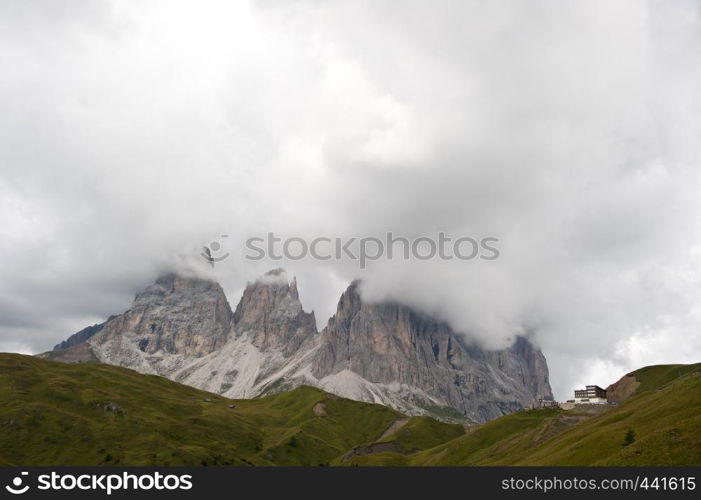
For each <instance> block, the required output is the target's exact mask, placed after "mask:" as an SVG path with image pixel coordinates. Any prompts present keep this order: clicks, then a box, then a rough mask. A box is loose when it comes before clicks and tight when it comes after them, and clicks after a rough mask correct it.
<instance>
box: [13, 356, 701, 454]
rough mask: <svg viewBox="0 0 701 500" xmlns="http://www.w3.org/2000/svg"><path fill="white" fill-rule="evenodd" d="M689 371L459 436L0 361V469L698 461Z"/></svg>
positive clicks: (298, 400) (362, 415) (372, 408)
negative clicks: (613, 397)
mask: <svg viewBox="0 0 701 500" xmlns="http://www.w3.org/2000/svg"><path fill="white" fill-rule="evenodd" d="M700 372H701V364H697V365H665V366H651V367H646V368H642V369H640V370H637V371H635V372H632V373H630V374H628V376H629V377H634V378H635V380H636V381H637V382H639V385H638V386H637V389H636V391H635V392H634V393H633V395H632V396H631V397H630V398H629V399H627V400H626V401H625V402H624V403H622V404H620V405H618V406H615V407H601V406H598V407H597V406H585V407H582V406H578V407H576V409H574V410H570V411H564V410H560V409H555V408H549V409H541V410H530V411H523V412H518V413H514V414H511V415H506V416H504V417H501V418H498V419H495V420H493V421H491V422H488V423H486V424H484V425H481V426H478V427H476V428H474V427H470V430H469V432H468V433H465V430H464V428H463V426H462V425H458V424H447V423H443V422H438V421H436V420H433V419H431V418H427V417H412V418H409V417H406V416H404V415H402V414H401V413H399V412H396V411H394V410H392V409H390V408H387V407H384V406H380V405H373V404H366V403H360V402H356V401H350V400H346V399H343V398H338V397H336V396H332V395H329V394H326V393H324V392H323V391H320V390H318V389H313V388H310V387H301V388H298V389H295V390H292V391H289V392H284V393H279V394H276V395H273V396H266V397H264V398H260V399H253V400H230V399H226V398H223V397H220V396H216V395H213V394H211V393H208V392H204V391H200V390H197V389H194V388H191V387H188V386H184V385H181V384H177V383H175V382H171V381H169V380H166V379H164V378H161V377H157V376H151V375H142V374H139V373H136V372H134V371H131V370H127V369H124V368H118V367H114V366H108V365H99V364H63V363H55V362H52V361H46V360H42V359H38V358H34V357H31V356H21V355H15V354H0V465H74V464H75V465H116V464H119V465H152V464H153V465H184V464H195V465H327V464H328V465H701V376H699V373H700ZM231 406H234V407H233V408H231ZM631 431H632V432H631ZM631 434H633V435H634V436H631ZM626 435H629V436H628V437H629V439H628V442H624V441H625V438H626Z"/></svg>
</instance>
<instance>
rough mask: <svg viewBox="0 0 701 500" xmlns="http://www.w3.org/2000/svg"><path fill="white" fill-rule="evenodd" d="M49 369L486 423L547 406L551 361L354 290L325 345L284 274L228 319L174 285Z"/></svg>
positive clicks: (262, 283)
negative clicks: (314, 392) (94, 369)
mask: <svg viewBox="0 0 701 500" xmlns="http://www.w3.org/2000/svg"><path fill="white" fill-rule="evenodd" d="M45 357H48V358H50V359H55V360H59V361H61V360H63V361H68V362H78V361H92V362H94V361H99V362H103V363H110V364H116V365H120V366H126V367H129V368H132V369H135V370H138V371H141V372H143V373H157V374H159V375H162V376H165V377H168V378H170V379H172V380H175V381H177V382H181V383H184V384H188V385H192V386H195V387H198V388H201V389H205V390H208V391H211V392H215V393H219V394H222V395H225V396H228V397H233V398H244V397H255V396H259V395H261V394H266V393H272V392H278V391H281V390H286V389H289V388H293V387H296V386H298V385H301V384H307V385H313V386H316V387H320V388H322V389H324V390H326V391H328V392H331V393H333V394H337V395H340V396H343V397H348V398H352V399H357V400H362V401H370V402H376V403H381V404H385V405H388V406H392V407H394V408H396V409H398V410H400V411H404V412H406V413H409V414H429V415H433V416H436V417H438V418H442V419H444V420H460V419H467V420H472V421H479V422H483V421H486V420H489V419H491V418H495V417H497V416H500V415H503V414H505V413H509V412H512V411H515V410H518V409H521V408H523V407H525V406H529V405H532V404H534V403H535V402H536V400H537V399H538V398H542V397H545V396H550V395H551V391H550V386H549V383H548V369H547V364H546V362H545V358H544V357H543V354H542V353H541V352H540V350H538V349H537V348H536V347H535V346H533V344H531V343H530V342H529V341H528V340H527V339H525V338H523V337H519V338H517V339H516V341H515V342H514V344H513V345H512V346H511V347H509V348H508V349H503V350H500V351H485V350H483V349H481V348H480V347H479V346H477V345H475V344H470V343H468V342H467V341H466V340H465V339H464V337H463V336H461V335H459V334H457V333H456V332H454V331H453V330H452V329H451V327H450V326H449V325H448V324H446V323H444V322H442V321H440V320H438V319H436V318H432V317H429V316H426V315H423V314H421V313H419V312H417V311H415V310H413V309H411V308H409V307H406V306H403V305H400V304H395V303H379V304H370V303H364V302H363V301H362V299H361V297H360V294H359V292H358V284H357V283H353V284H351V286H350V287H349V288H348V289H347V290H346V292H345V293H344V294H343V295H342V296H341V299H340V301H339V303H338V308H337V311H336V314H335V315H334V316H333V317H332V318H331V319H330V320H329V323H328V325H327V326H326V328H324V329H323V331H322V332H321V333H318V332H317V329H316V324H315V319H314V313H313V312H311V313H307V312H305V311H304V310H303V308H302V303H301V301H300V298H299V293H298V291H297V284H296V281H295V280H294V279H293V280H292V281H288V280H287V277H286V275H285V273H284V271H282V270H276V271H271V272H270V273H267V274H266V275H265V276H263V277H261V278H260V279H259V280H257V281H256V282H253V283H248V285H247V287H246V289H245V291H244V293H243V296H242V298H241V300H240V302H239V304H238V306H237V307H236V312H232V311H231V309H230V307H229V304H228V302H227V300H226V297H225V296H224V292H223V291H222V289H221V287H220V286H219V285H218V284H217V283H214V282H211V281H207V280H201V279H196V278H184V277H181V276H178V275H175V274H168V275H165V276H163V277H161V278H159V279H158V280H157V281H156V283H155V284H153V285H151V286H150V287H148V288H146V290H144V291H143V292H141V293H139V294H138V295H137V296H136V298H135V300H134V303H133V305H132V307H131V308H130V309H129V310H128V311H126V312H125V313H123V314H121V315H119V316H116V317H113V318H111V319H110V320H108V321H107V322H106V323H104V324H103V325H101V328H100V329H99V330H98V331H97V332H93V333H92V334H91V335H90V336H88V337H87V339H86V340H85V341H84V342H81V343H78V344H75V345H71V346H69V347H68V349H65V350H58V351H51V352H49V353H47V354H46V355H45Z"/></svg>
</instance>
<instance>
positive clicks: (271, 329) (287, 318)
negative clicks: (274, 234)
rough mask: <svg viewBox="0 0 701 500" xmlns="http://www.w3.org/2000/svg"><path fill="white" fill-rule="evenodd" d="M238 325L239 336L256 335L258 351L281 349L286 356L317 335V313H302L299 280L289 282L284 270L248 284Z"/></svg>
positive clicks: (255, 343)
mask: <svg viewBox="0 0 701 500" xmlns="http://www.w3.org/2000/svg"><path fill="white" fill-rule="evenodd" d="M234 324H235V325H236V332H237V334H239V335H241V334H245V333H248V332H250V333H251V334H252V343H253V345H254V346H256V347H257V348H258V349H260V350H262V351H267V350H270V349H281V350H282V352H283V354H284V355H285V356H290V355H291V354H292V353H294V352H295V351H297V349H299V346H300V344H301V343H302V342H304V340H305V339H307V338H309V337H314V336H315V335H316V333H317V331H316V320H315V319H314V313H313V312H311V313H306V312H304V311H303V310H302V303H301V302H300V300H299V293H298V292H297V281H296V280H295V279H293V280H292V282H291V283H288V281H287V277H286V275H285V273H284V271H283V270H281V269H278V270H275V271H270V272H269V273H267V274H266V275H265V276H263V278H262V279H260V280H258V281H256V282H254V283H248V286H246V289H245V290H244V292H243V297H241V301H240V302H239V304H238V306H237V307H236V312H235V313H234Z"/></svg>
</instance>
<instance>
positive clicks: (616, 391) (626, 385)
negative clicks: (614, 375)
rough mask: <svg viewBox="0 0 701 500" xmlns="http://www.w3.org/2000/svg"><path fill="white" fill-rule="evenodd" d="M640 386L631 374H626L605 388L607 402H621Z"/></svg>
mask: <svg viewBox="0 0 701 500" xmlns="http://www.w3.org/2000/svg"><path fill="white" fill-rule="evenodd" d="M638 387H640V382H638V379H636V378H635V377H634V376H633V375H631V374H627V375H624V376H623V377H621V378H620V379H619V380H618V381H617V382H614V383H613V384H611V385H610V386H608V387H607V388H606V399H607V400H608V402H609V403H617V404H621V403H623V402H624V401H625V400H626V399H628V398H630V397H631V396H632V395H633V394H635V391H636V390H637V389H638Z"/></svg>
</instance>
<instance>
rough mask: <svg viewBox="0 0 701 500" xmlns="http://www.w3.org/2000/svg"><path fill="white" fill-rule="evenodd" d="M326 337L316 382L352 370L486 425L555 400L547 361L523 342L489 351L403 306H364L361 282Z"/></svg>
mask: <svg viewBox="0 0 701 500" xmlns="http://www.w3.org/2000/svg"><path fill="white" fill-rule="evenodd" d="M321 337H322V339H321V345H320V347H319V349H318V351H317V353H316V355H315V359H314V362H313V364H312V374H313V375H314V376H315V377H317V378H319V379H324V378H325V377H329V376H330V377H333V376H334V375H337V374H339V373H343V372H345V371H348V372H352V373H354V374H357V375H359V376H360V377H361V378H362V379H364V380H365V381H368V382H371V383H373V384H377V385H379V386H380V387H383V386H391V385H392V384H397V385H399V386H404V387H408V388H412V389H413V390H414V394H413V396H412V398H413V399H414V402H415V404H417V405H419V406H422V405H423V406H424V407H426V408H430V407H431V406H433V405H439V406H447V407H450V408H455V409H457V410H459V411H460V412H461V413H462V414H463V415H466V416H468V417H470V418H472V419H475V420H478V421H483V420H488V419H491V418H494V417H496V416H499V415H502V414H504V413H508V412H510V411H514V410H516V409H519V408H522V407H525V406H528V405H532V404H533V403H534V401H535V400H537V399H538V398H542V397H545V396H551V395H552V394H551V391H550V385H549V382H548V371H547V364H546V362H545V358H544V356H543V354H542V353H541V352H540V351H539V350H538V349H536V348H535V347H534V346H533V345H532V344H531V343H530V342H528V341H527V340H526V339H524V338H523V337H518V338H517V340H516V342H515V343H514V344H513V345H512V346H511V347H510V348H508V349H505V350H501V351H484V350H482V349H481V348H480V347H479V346H477V345H476V344H474V343H473V344H470V343H467V342H466V341H465V339H464V337H463V336H462V335H459V334H457V333H456V332H454V331H453V330H452V328H451V327H450V326H449V325H448V324H446V323H445V322H441V321H439V320H436V319H435V318H431V317H429V316H426V315H423V314H421V313H418V312H416V311H414V310H413V309H411V308H408V307H406V306H402V305H401V304H396V303H380V304H367V303H363V302H362V300H361V298H360V295H359V294H358V284H357V283H353V284H352V285H351V286H350V287H349V288H348V290H346V292H345V293H344V294H343V296H342V297H341V300H340V301H339V304H338V310H337V312H336V314H335V315H334V316H333V317H332V318H331V320H330V321H329V324H328V326H327V327H326V328H325V329H324V331H323V332H322V333H321ZM426 396H428V397H426Z"/></svg>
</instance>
